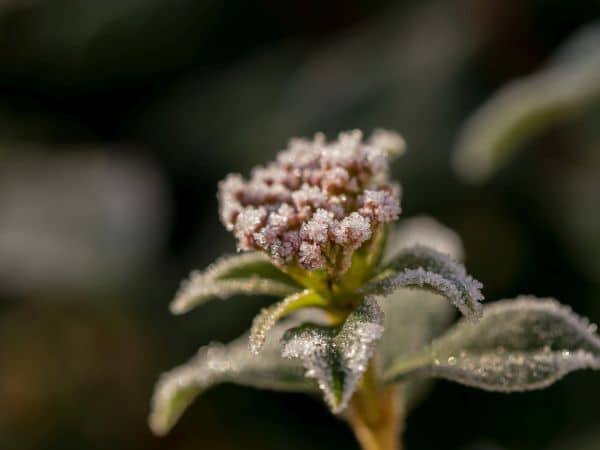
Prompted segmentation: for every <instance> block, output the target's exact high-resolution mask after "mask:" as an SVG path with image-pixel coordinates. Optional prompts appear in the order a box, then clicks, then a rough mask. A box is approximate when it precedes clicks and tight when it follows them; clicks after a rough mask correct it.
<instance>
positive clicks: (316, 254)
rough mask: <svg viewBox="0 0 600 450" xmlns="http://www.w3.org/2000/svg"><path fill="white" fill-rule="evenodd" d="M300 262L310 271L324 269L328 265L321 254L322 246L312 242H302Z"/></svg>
mask: <svg viewBox="0 0 600 450" xmlns="http://www.w3.org/2000/svg"><path fill="white" fill-rule="evenodd" d="M299 261H300V264H302V266H303V267H304V268H305V269H308V270H316V269H322V268H324V267H325V264H326V260H325V256H324V255H323V253H322V252H321V246H320V245H319V244H313V243H310V242H302V244H300V251H299Z"/></svg>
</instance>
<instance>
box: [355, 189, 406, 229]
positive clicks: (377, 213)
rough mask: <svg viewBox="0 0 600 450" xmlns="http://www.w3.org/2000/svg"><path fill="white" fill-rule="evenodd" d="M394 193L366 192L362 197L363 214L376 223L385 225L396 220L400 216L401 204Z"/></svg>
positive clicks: (382, 191) (361, 211)
mask: <svg viewBox="0 0 600 450" xmlns="http://www.w3.org/2000/svg"><path fill="white" fill-rule="evenodd" d="M394 194H395V193H394V192H388V191H384V190H379V191H373V190H366V191H365V192H364V194H363V195H362V196H361V198H360V201H361V203H362V208H361V209H360V210H359V212H360V213H361V214H363V215H364V216H366V217H370V218H371V219H372V220H374V221H375V222H380V223H385V222H391V221H393V220H396V219H397V218H398V216H399V215H400V202H399V201H398V196H397V195H394Z"/></svg>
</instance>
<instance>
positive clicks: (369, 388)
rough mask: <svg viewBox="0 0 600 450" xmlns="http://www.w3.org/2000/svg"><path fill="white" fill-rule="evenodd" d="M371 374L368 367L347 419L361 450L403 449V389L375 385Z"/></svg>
mask: <svg viewBox="0 0 600 450" xmlns="http://www.w3.org/2000/svg"><path fill="white" fill-rule="evenodd" d="M374 372H375V371H374V370H373V367H372V366H370V367H369V369H368V370H367V372H366V373H365V376H364V378H363V382H362V386H361V388H360V389H359V390H358V391H357V392H356V394H355V395H354V398H353V399H352V402H351V404H350V406H349V407H348V411H347V414H346V418H347V420H348V422H349V423H350V426H351V427H352V430H353V431H354V434H355V436H356V438H357V440H358V442H359V443H360V445H361V448H362V449H363V450H402V445H401V441H400V438H401V434H402V431H403V428H404V410H403V404H402V403H403V402H402V398H401V394H402V389H403V386H401V385H394V386H387V387H384V386H381V385H378V384H377V380H376V377H375V373H374Z"/></svg>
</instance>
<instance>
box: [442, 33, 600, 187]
mask: <svg viewBox="0 0 600 450" xmlns="http://www.w3.org/2000/svg"><path fill="white" fill-rule="evenodd" d="M599 101H600V26H599V25H594V26H588V27H585V28H583V29H582V30H581V31H579V32H578V33H577V34H576V35H575V36H573V37H572V38H571V39H570V40H569V41H568V42H567V44H566V45H564V46H563V48H562V49H561V50H560V53H559V54H558V55H557V57H555V58H554V60H553V61H551V62H550V64H548V65H547V66H546V67H545V68H544V69H542V70H541V71H539V72H537V73H534V74H533V75H530V76H527V77H524V78H522V79H520V80H517V81H513V82H511V83H510V84H508V85H506V86H505V87H503V88H502V89H501V90H500V91H499V92H498V93H497V94H495V95H494V96H493V97H492V98H491V99H490V100H488V101H487V102H486V103H485V104H484V105H483V106H482V107H480V108H479V110H478V111H476V112H475V114H474V115H473V116H472V117H471V118H470V119H469V120H468V121H467V122H466V124H465V126H464V128H463V130H462V132H461V134H460V136H459V139H458V143H457V147H456V153H455V155H454V165H455V168H456V170H457V171H458V172H459V173H460V175H462V176H463V177H464V178H465V179H466V180H468V181H471V182H481V181H485V180H486V179H487V178H489V177H490V176H491V175H492V174H493V173H494V172H495V171H496V170H498V168H499V167H501V166H502V165H503V164H504V163H506V162H507V161H508V160H509V159H510V158H511V157H512V155H513V154H514V152H515V151H516V150H518V148H519V147H521V146H522V145H523V144H524V143H525V142H527V141H528V140H530V139H531V138H533V137H534V136H536V135H539V134H541V133H542V132H544V131H546V130H547V129H549V128H550V127H552V126H553V125H555V124H557V123H561V122H564V121H566V120H569V119H571V118H572V117H574V116H576V115H578V114H581V113H583V112H584V111H586V110H587V109H588V108H589V107H590V106H592V105H594V104H597V103H598V102H599Z"/></svg>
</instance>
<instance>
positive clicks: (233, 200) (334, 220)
mask: <svg viewBox="0 0 600 450" xmlns="http://www.w3.org/2000/svg"><path fill="white" fill-rule="evenodd" d="M378 133H381V132H378ZM401 139H402V138H400V137H399V136H398V135H395V134H394V135H391V134H387V135H381V134H378V135H374V136H372V137H371V139H370V140H369V142H368V143H365V142H364V141H363V136H362V133H361V132H360V131H358V130H354V131H350V132H346V133H340V135H339V136H338V139H337V140H334V141H332V142H327V141H326V139H325V136H324V135H323V134H320V133H318V134H316V135H315V137H314V138H313V139H312V140H310V139H304V138H296V139H292V140H291V141H290V143H289V145H288V148H287V149H285V150H283V151H282V152H280V153H279V155H278V156H277V158H276V161H274V162H272V163H269V164H268V165H266V166H259V167H256V168H254V169H253V170H252V172H251V176H250V179H248V180H245V179H244V178H243V177H242V176H241V175H238V174H232V175H228V176H227V177H226V178H225V179H224V180H223V181H222V182H221V183H220V184H219V194H218V198H219V204H220V216H221V221H222V222H223V224H224V225H225V227H226V228H227V229H228V230H230V231H233V232H234V235H235V237H236V239H237V241H238V249H240V250H261V251H264V252H266V253H268V254H269V255H270V256H271V257H272V258H274V259H275V260H276V261H277V262H278V263H283V264H286V263H289V262H292V261H297V262H298V263H299V264H301V265H302V266H303V267H304V268H306V269H308V270H314V269H322V268H325V267H326V266H327V264H328V261H329V262H331V258H332V257H335V255H337V254H339V253H344V254H346V255H347V254H348V252H352V251H354V250H355V249H357V248H359V247H360V246H361V245H362V244H363V243H365V242H366V241H368V240H369V239H371V237H372V235H373V233H374V231H375V229H376V228H377V227H379V226H380V225H381V224H384V223H387V222H391V221H393V220H396V219H397V218H398V215H399V214H400V199H399V193H398V190H397V189H396V188H395V187H394V186H393V185H391V184H390V183H389V182H388V181H387V175H388V154H389V149H388V148H387V147H389V146H391V145H396V146H397V145H399V144H398V143H399V142H403V141H401ZM384 146H385V147H384ZM338 250H341V252H339V251H338Z"/></svg>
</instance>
